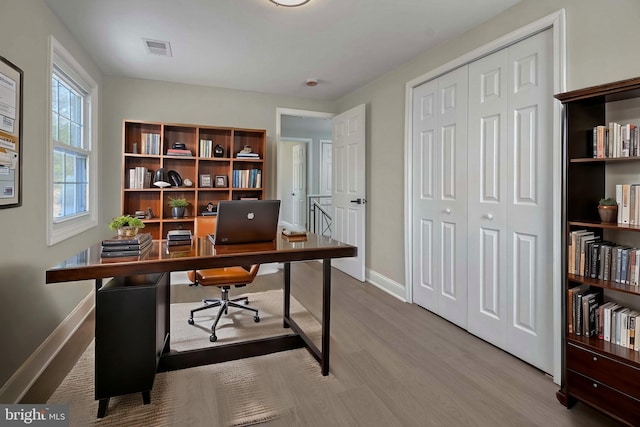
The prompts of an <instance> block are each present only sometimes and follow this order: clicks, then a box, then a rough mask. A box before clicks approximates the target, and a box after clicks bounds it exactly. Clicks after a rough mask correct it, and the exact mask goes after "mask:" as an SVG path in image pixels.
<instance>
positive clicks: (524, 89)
mask: <svg viewBox="0 0 640 427" xmlns="http://www.w3.org/2000/svg"><path fill="white" fill-rule="evenodd" d="M552 52H553V38H552V33H551V30H547V31H544V32H542V33H539V34H537V35H536V36H533V37H530V38H528V39H526V40H523V41H521V42H519V43H517V44H515V45H513V46H511V47H509V49H508V52H507V55H508V64H509V70H510V71H511V72H510V73H509V80H508V87H509V88H510V92H509V99H508V101H509V104H508V111H509V114H508V122H507V129H508V132H509V135H510V138H509V145H508V149H507V156H508V159H509V163H508V165H509V169H508V172H507V173H508V181H507V183H508V186H507V192H508V194H509V195H510V200H509V205H508V207H507V209H508V212H507V215H508V217H509V220H508V221H509V222H508V232H509V235H508V241H507V253H508V254H509V259H508V263H507V278H508V279H507V283H508V288H507V289H508V292H507V297H508V298H509V301H510V303H509V304H508V309H509V313H508V314H509V323H508V328H507V333H508V337H507V340H508V342H509V347H508V351H509V352H510V353H512V354H514V355H515V356H518V357H520V358H521V359H523V360H525V361H527V362H529V363H531V364H532V365H534V366H536V367H538V368H540V369H542V370H543V371H545V372H551V371H552V367H553V354H552V350H553V348H552V347H553V345H552V337H553V334H552V326H553V325H552V318H553V307H552V303H551V301H552V280H553V275H552V268H551V266H552V265H553V235H552V231H553V223H552V208H553V199H552V195H553V188H552V186H553V170H552V164H553V152H552V149H553V144H552V141H553V130H552V128H553V117H552V113H553V108H552V102H553V70H552V65H551V59H552Z"/></svg>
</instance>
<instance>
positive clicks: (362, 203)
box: [351, 197, 367, 205]
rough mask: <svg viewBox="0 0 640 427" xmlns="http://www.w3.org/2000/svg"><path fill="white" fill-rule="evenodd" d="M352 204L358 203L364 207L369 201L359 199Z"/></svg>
mask: <svg viewBox="0 0 640 427" xmlns="http://www.w3.org/2000/svg"><path fill="white" fill-rule="evenodd" d="M351 203H356V204H358V205H364V204H365V203H367V201H366V200H365V199H361V198H360V197H358V198H357V199H355V200H352V201H351Z"/></svg>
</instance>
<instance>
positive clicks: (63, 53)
mask: <svg viewBox="0 0 640 427" xmlns="http://www.w3.org/2000/svg"><path fill="white" fill-rule="evenodd" d="M54 64H55V65H56V67H58V68H60V69H61V70H62V71H64V73H66V74H67V75H68V76H69V77H70V78H72V79H73V80H74V81H76V82H78V83H80V84H81V85H82V86H83V88H84V89H85V90H86V91H87V92H88V94H89V97H90V99H91V100H90V105H87V104H86V103H85V104H84V107H85V108H89V122H88V123H84V126H87V127H89V130H88V132H89V133H90V135H91V141H90V144H91V145H90V147H89V148H90V151H91V152H90V155H89V159H88V161H89V165H88V170H89V197H88V203H89V209H88V212H87V213H85V214H81V215H77V216H74V217H72V218H69V219H64V220H59V219H58V220H56V219H54V218H53V149H54V144H53V141H52V139H51V76H52V75H53V69H54ZM47 88H48V91H47V128H46V137H47V185H46V189H47V242H48V245H49V246H51V245H55V244H56V243H59V242H62V241H63V240H66V239H69V238H70V237H73V236H76V235H78V234H80V233H82V232H84V231H87V230H89V229H90V228H93V227H96V226H97V225H98V146H99V145H98V84H97V83H96V82H95V80H93V78H91V76H90V75H89V73H87V72H86V71H85V70H84V68H83V67H82V66H81V65H80V64H79V63H78V61H76V60H75V59H74V58H73V57H72V56H71V54H70V53H69V52H68V51H67V50H66V49H65V48H64V47H63V46H62V45H61V44H60V43H59V42H58V41H57V40H56V39H55V38H54V37H53V36H49V72H48V73H47Z"/></svg>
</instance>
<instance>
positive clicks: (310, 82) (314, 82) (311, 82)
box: [304, 79, 318, 87]
mask: <svg viewBox="0 0 640 427" xmlns="http://www.w3.org/2000/svg"><path fill="white" fill-rule="evenodd" d="M304 84H306V85H307V86H309V87H314V86H318V80H317V79H307V80H305V82H304Z"/></svg>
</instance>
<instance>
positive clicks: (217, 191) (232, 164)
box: [122, 120, 267, 239]
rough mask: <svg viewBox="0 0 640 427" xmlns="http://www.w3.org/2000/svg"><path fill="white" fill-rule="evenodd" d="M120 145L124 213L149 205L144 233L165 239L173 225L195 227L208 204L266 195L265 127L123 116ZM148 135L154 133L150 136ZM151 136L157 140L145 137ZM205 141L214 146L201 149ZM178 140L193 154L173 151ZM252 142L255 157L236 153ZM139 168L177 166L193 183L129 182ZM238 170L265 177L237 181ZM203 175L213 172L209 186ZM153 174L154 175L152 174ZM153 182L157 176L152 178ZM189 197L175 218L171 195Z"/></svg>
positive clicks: (174, 168) (153, 170) (183, 227)
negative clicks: (215, 151) (150, 214)
mask: <svg viewBox="0 0 640 427" xmlns="http://www.w3.org/2000/svg"><path fill="white" fill-rule="evenodd" d="M122 134H123V144H122V147H123V148H122V153H123V156H122V159H123V160H122V214H130V215H133V214H135V212H136V211H145V212H146V211H147V210H148V208H151V210H152V211H153V214H154V217H153V218H151V219H144V220H143V221H144V223H145V228H144V232H148V233H151V235H152V236H153V238H154V239H164V238H166V236H167V232H168V231H170V230H175V229H190V230H191V231H192V232H193V225H194V218H195V217H196V216H197V215H200V214H201V213H202V212H204V211H205V210H206V207H207V205H208V204H209V203H213V204H214V205H217V203H218V202H219V201H220V200H236V199H241V198H256V199H263V198H264V188H265V175H266V174H265V172H266V171H265V164H266V163H265V157H266V154H267V153H266V151H267V150H266V131H265V130H264V129H242V128H232V127H214V126H203V125H191V124H178V123H162V122H140V121H130V120H125V121H124V124H123V133H122ZM148 135H152V136H151V137H149V136H148ZM149 140H151V141H153V144H155V147H153V149H152V148H150V146H152V145H153V144H149V143H147V141H149ZM201 140H208V141H211V147H210V148H211V150H210V153H209V152H204V151H203V150H202V145H201V143H200V141H201ZM174 143H182V144H184V146H185V148H186V149H187V150H189V151H190V152H191V154H192V155H191V156H179V155H171V154H169V151H168V150H169V149H171V148H172V147H173V144H174ZM216 145H220V146H222V148H223V155H222V156H221V157H215V156H214V154H213V149H214V147H215V146H216ZM247 145H248V146H250V147H251V149H252V152H253V153H256V154H258V157H257V158H238V157H237V153H238V152H240V151H241V150H242V149H243V148H244V147H245V146H247ZM136 167H141V168H146V170H148V171H151V172H152V173H154V172H155V171H157V170H158V169H160V168H164V169H165V171H166V172H167V173H168V172H169V171H176V172H177V173H178V174H179V175H180V177H181V178H182V180H183V182H184V180H185V179H189V180H190V181H191V182H192V185H191V186H186V185H184V184H183V185H181V186H170V187H164V188H159V187H155V186H154V185H153V183H151V184H150V185H149V184H147V185H145V186H143V187H144V188H132V187H131V186H130V179H129V173H130V170H131V169H135V168H136ZM238 171H247V173H246V175H248V173H249V171H260V175H261V180H260V183H258V184H253V183H252V184H251V185H250V186H240V184H238V185H234V179H233V177H234V174H236V175H237V174H239V172H238ZM202 175H208V176H209V177H210V181H209V182H210V183H211V186H208V185H207V186H201V183H202V182H201V179H200V177H201V176H202ZM152 176H153V175H152ZM216 177H226V186H216V184H217V183H218V181H217V180H216ZM152 181H153V179H152ZM176 198H185V199H187V200H188V201H189V203H190V205H189V206H188V207H187V208H186V213H185V216H184V217H183V218H180V219H174V218H172V216H171V208H170V207H169V201H170V199H176Z"/></svg>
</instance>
